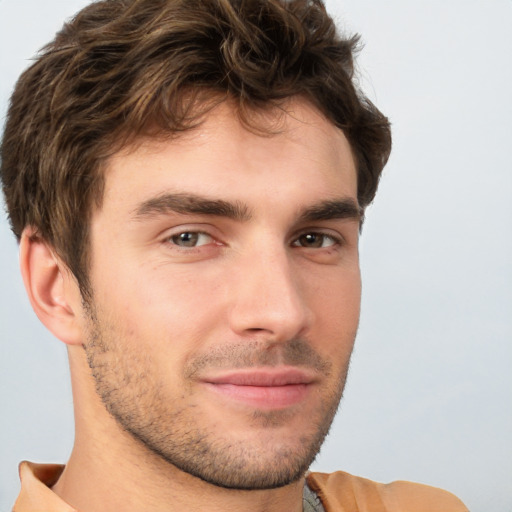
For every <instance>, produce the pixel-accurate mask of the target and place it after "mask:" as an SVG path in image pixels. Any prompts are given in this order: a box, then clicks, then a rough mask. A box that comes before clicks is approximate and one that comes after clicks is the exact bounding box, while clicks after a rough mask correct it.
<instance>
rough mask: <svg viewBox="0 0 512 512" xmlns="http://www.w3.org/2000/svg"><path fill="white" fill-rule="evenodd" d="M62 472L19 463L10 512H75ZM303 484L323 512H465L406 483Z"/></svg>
mask: <svg viewBox="0 0 512 512" xmlns="http://www.w3.org/2000/svg"><path fill="white" fill-rule="evenodd" d="M63 470H64V466H62V465H58V464H34V463H31V462H22V463H21V464H20V468H19V471H20V479H21V492H20V495H19V496H18V499H17V500H16V503H15V504H14V508H13V512H79V511H78V510H76V509H74V508H73V507H71V506H69V505H68V504H67V503H65V502H64V501H62V500H61V499H60V498H59V497H58V496H57V495H56V494H55V493H54V492H53V491H52V490H51V487H52V486H53V485H54V484H55V483H56V482H57V480H58V479H59V477H60V475H61V474H62V471H63ZM307 483H308V486H309V488H310V489H311V490H312V491H313V492H315V493H316V494H317V495H318V497H319V498H320V501H321V502H322V505H323V507H324V509H325V512H469V511H468V509H467V508H466V507H465V506H464V505H463V504H462V502H461V501H460V500H459V499H458V498H456V497H455V496H453V495H452V494H450V493H448V492H446V491H443V490H441V489H436V488H434V487H428V486H426V485H420V484H413V483H410V482H393V483H390V484H380V483H377V482H372V481H371V480H367V479H366V478H359V477H356V476H352V475H349V474H348V473H344V472H342V471H338V472H336V473H331V474H325V473H310V474H309V475H308V476H307Z"/></svg>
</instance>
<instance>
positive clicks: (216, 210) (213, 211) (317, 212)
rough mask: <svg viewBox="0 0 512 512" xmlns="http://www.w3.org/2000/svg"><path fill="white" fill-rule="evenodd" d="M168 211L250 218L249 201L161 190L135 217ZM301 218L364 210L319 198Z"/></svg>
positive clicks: (350, 215) (354, 215) (355, 215)
mask: <svg viewBox="0 0 512 512" xmlns="http://www.w3.org/2000/svg"><path fill="white" fill-rule="evenodd" d="M169 213H180V214H183V215H187V214H188V215H194V214H195V215H211V216H216V217H226V218H229V219H233V220H236V221H239V222H244V221H248V220H250V219H251V213H250V211H249V208H248V207H247V205H245V204H243V203H241V202H238V201H237V202H230V201H225V200H222V199H210V198H207V197H203V196H198V195H195V194H183V193H178V194H162V195H159V196H157V197H152V198H150V199H147V200H146V201H143V202H142V203H140V204H139V205H138V206H137V207H136V208H135V210H134V212H133V214H132V217H133V218H134V219H135V220H144V219H146V218H151V217H155V216H158V215H164V214H169ZM298 217H299V218H298V220H299V222H314V221H321V220H334V219H355V220H358V221H359V222H361V221H362V217H363V215H362V210H361V208H360V207H359V205H358V204H357V201H355V200H354V199H352V198H339V199H331V200H325V201H320V202H319V203H317V204H314V205H312V206H310V207H308V208H306V209H305V210H302V211H300V212H299V215H298Z"/></svg>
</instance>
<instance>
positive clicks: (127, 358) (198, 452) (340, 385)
mask: <svg viewBox="0 0 512 512" xmlns="http://www.w3.org/2000/svg"><path fill="white" fill-rule="evenodd" d="M87 311H88V316H89V324H90V332H89V339H88V342H87V343H86V344H85V345H84V349H85V352H86V356H87V361H88V364H89V367H90V369H91V373H92V376H93V378H94V381H95V386H96V391H97V393H98V395H99V396H100V398H101V400H102V402H103V404H104V405H105V407H106V409H107V411H108V412H109V413H110V414H111V415H112V416H113V418H114V419H115V420H116V422H117V423H118V425H119V426H120V427H121V428H122V429H123V430H124V431H126V432H128V433H129V434H130V435H131V436H132V438H133V439H134V440H135V441H136V442H137V443H140V444H142V446H143V447H144V448H145V449H146V450H149V452H150V453H151V454H152V455H153V456H155V455H156V456H157V457H158V459H160V460H163V461H166V462H167V463H169V464H171V465H172V466H174V467H175V468H177V469H179V470H181V471H183V472H185V473H188V474H190V475H193V476H195V477H197V478H199V479H201V480H202V481H204V482H207V483H209V484H212V485H215V486H218V487H223V488H227V489H238V490H257V489H273V488H278V487H283V486H285V485H288V484H291V483H293V482H295V481H297V480H299V479H300V478H302V477H303V476H304V474H305V473H306V471H307V470H308V468H309V467H310V465H311V464H312V462H313V461H314V459H315V457H316V456H317V454H318V453H319V451H320V447H321V446H322V443H323V441H324V439H325V437H326V436H327V434H328V432H329V429H330V427H331V424H332V421H333V419H334V416H335V415H336V411H337V409H338V406H339V403H340V400H341V397H342V394H343V389H344V387H345V382H346V377H347V373H348V363H349V360H348V358H347V361H346V365H345V367H344V368H343V369H342V371H341V375H339V378H338V379H337V380H336V384H335V385H334V386H332V389H329V390H327V391H326V392H325V393H323V394H322V395H321V396H322V399H321V402H322V403H321V404H320V405H319V409H318V413H317V414H316V415H315V416H314V417H311V418H309V420H310V422H311V424H310V427H311V428H309V430H307V431H305V432H303V433H302V434H298V437H297V439H296V440H295V442H293V443H291V444H287V441H289V440H288V439H285V440H281V441H280V440H279V439H276V442H275V444H273V445H269V444H271V443H269V444H266V445H264V446H260V445H258V442H257V440H255V442H254V443H252V441H251V440H249V441H247V440H245V441H243V442H242V441H240V440H233V439H232V438H230V437H229V435H227V436H226V435H223V434H224V433H223V432H221V431H220V432H219V431H217V432H214V431H212V430H209V428H208V424H207V423H206V422H203V423H201V414H200V413H201V411H197V410H195V409H197V408H194V407H193V406H190V405H187V404H186V402H185V403H181V404H178V405H175V404H174V402H178V400H179V399H180V398H183V396H180V397H178V399H175V400H173V399H169V398H168V397H167V396H166V395H165V393H164V391H165V390H164V389H163V387H162V385H161V383H159V382H157V381H156V380H155V375H154V372H153V371H152V369H153V367H152V365H151V361H150V360H149V359H148V357H147V356H145V355H144V354H143V353H135V352H134V351H132V352H131V353H129V352H127V351H126V350H120V349H119V348H118V346H117V343H116V338H117V336H116V329H115V328H113V327H112V325H108V323H107V322H103V321H99V320H98V318H97V315H96V312H95V310H94V308H93V307H91V306H90V305H88V306H87ZM354 337H355V333H354ZM256 347H259V348H256ZM282 347H283V348H282V350H281V351H280V352H279V353H278V352H277V351H274V352H272V351H270V352H269V351H262V347H261V343H259V344H251V343H248V344H247V343H244V344H241V345H237V346H233V345H230V346H229V347H226V348H224V349H222V348H221V349H220V350H219V351H216V352H213V353H212V352H210V353H208V354H206V355H204V356H200V357H197V358H195V359H194V360H192V361H191V362H190V364H189V365H187V368H186V369H185V371H184V376H185V378H190V377H192V376H193V375H194V374H195V373H197V372H198V371H199V372H200V371H201V370H202V369H203V368H205V367H216V368H217V367H219V365H223V366H226V367H228V368H237V367H238V368H242V367H249V366H263V365H269V366H272V365H276V364H277V361H278V360H279V361H280V362H284V363H286V364H292V365H296V366H301V365H302V366H305V367H308V368H312V367H313V368H314V369H316V370H317V371H322V372H324V373H328V372H331V371H332V366H333V365H332V364H331V363H330V362H329V361H325V360H322V359H321V358H320V356H319V355H318V354H316V352H314V351H313V349H312V348H311V346H310V345H309V344H308V342H307V341H305V340H292V341H290V342H289V343H287V344H286V345H282ZM293 414H297V413H293V412H290V411H289V410H273V411H263V410H256V411H255V412H254V413H253V414H252V418H251V425H254V426H256V427H258V428H259V429H261V428H263V429H267V430H268V431H272V430H273V429H274V431H275V430H276V429H279V427H280V426H282V425H285V424H286V422H287V421H289V420H290V417H291V416H292V415H293Z"/></svg>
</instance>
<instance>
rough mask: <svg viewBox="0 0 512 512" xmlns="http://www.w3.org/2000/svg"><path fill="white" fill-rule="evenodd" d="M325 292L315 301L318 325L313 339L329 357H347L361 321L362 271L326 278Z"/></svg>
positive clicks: (316, 294)
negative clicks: (360, 273)
mask: <svg viewBox="0 0 512 512" xmlns="http://www.w3.org/2000/svg"><path fill="white" fill-rule="evenodd" d="M324 283H328V285H326V286H322V287H321V293H315V298H314V300H313V308H314V317H315V325H314V327H313V333H314V334H313V338H314V339H316V340H317V343H319V344H321V345H322V346H321V347H320V346H319V350H322V352H323V353H324V354H326V355H327V356H329V357H335V358H337V359H339V358H340V355H341V356H342V358H343V359H347V358H348V356H349V355H350V353H351V351H352V347H353V343H354V339H355V336H356V333H357V327H358V324H359V314H360V304H361V279H360V275H359V271H354V272H352V273H350V274H348V275H347V274H344V275H343V276H342V277H339V278H337V279H335V278H331V279H330V280H325V281H324Z"/></svg>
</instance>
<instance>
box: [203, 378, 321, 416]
mask: <svg viewBox="0 0 512 512" xmlns="http://www.w3.org/2000/svg"><path fill="white" fill-rule="evenodd" d="M202 382H203V384H204V385H205V386H206V387H207V388H208V389H209V390H210V391H212V392H214V393H217V394H218V395H220V396H221V397H223V399H225V400H228V401H235V402H239V403H245V404H246V405H248V406H250V407H256V408H260V409H282V408H287V407H291V406H293V405H296V404H298V403H300V402H301V401H303V400H304V399H305V398H306V396H307V395H308V394H309V392H310V388H311V386H312V384H313V383H314V382H315V379H314V376H313V375H311V374H310V373H308V372H307V371H304V370H300V369H297V368H264V369H246V370H236V371H232V372H227V373H224V374H222V375H216V376H211V377H207V378H204V379H202Z"/></svg>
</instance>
